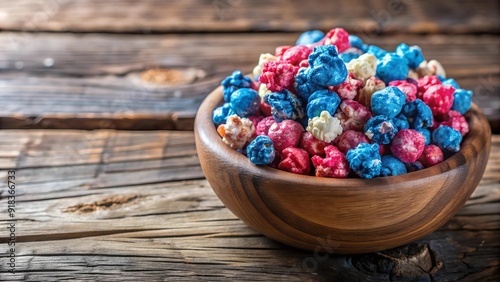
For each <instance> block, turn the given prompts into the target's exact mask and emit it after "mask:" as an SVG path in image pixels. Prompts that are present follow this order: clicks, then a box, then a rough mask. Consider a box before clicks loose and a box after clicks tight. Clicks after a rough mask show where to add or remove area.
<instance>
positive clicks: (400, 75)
mask: <svg viewBox="0 0 500 282" xmlns="http://www.w3.org/2000/svg"><path fill="white" fill-rule="evenodd" d="M409 70H410V69H409V67H408V61H407V60H406V59H405V58H402V57H400V56H398V55H397V54H396V53H387V54H385V55H384V56H383V57H382V58H381V59H380V60H379V61H378V63H377V77H378V78H380V79H381V80H382V81H384V82H385V83H386V84H388V83H389V82H391V81H393V80H403V79H406V77H407V76H408V71H409Z"/></svg>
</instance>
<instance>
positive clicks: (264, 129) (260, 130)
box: [254, 116, 277, 135]
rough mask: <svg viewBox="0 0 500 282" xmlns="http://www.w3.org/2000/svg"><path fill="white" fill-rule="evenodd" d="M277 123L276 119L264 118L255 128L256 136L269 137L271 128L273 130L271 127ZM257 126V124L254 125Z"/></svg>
mask: <svg viewBox="0 0 500 282" xmlns="http://www.w3.org/2000/svg"><path fill="white" fill-rule="evenodd" d="M275 123H277V122H276V120H275V119H274V117H272V116H269V117H265V118H263V119H262V120H261V121H259V123H257V125H256V126H255V134H256V135H267V134H268V132H269V128H271V126H272V125H273V124H275ZM254 124H255V123H254Z"/></svg>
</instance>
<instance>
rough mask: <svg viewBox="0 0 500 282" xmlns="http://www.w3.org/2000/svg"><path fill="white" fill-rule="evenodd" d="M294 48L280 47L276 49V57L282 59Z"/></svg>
mask: <svg viewBox="0 0 500 282" xmlns="http://www.w3.org/2000/svg"><path fill="white" fill-rule="evenodd" d="M292 47H293V46H278V47H276V49H274V56H276V57H278V58H281V57H282V56H283V54H285V52H286V51H287V50H288V49H290V48H292Z"/></svg>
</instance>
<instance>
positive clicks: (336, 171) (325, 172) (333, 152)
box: [311, 145, 350, 178]
mask: <svg viewBox="0 0 500 282" xmlns="http://www.w3.org/2000/svg"><path fill="white" fill-rule="evenodd" d="M325 153H326V157H325V158H322V157H320V156H313V157H312V158H311V161H312V163H313V165H314V167H315V168H316V176H319V177H335V178H345V177H347V176H348V175H349V171H350V168H349V163H348V162H347V158H346V157H345V155H344V154H342V153H341V152H340V151H339V149H337V147H335V146H333V145H329V146H326V147H325Z"/></svg>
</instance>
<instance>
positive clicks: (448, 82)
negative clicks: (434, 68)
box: [438, 77, 460, 90]
mask: <svg viewBox="0 0 500 282" xmlns="http://www.w3.org/2000/svg"><path fill="white" fill-rule="evenodd" d="M438 78H439V77H438ZM439 80H441V78H439ZM441 83H442V84H443V85H451V86H453V88H455V89H456V90H458V89H460V86H459V85H458V83H457V82H456V81H455V80H454V79H453V78H446V79H443V80H441Z"/></svg>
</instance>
